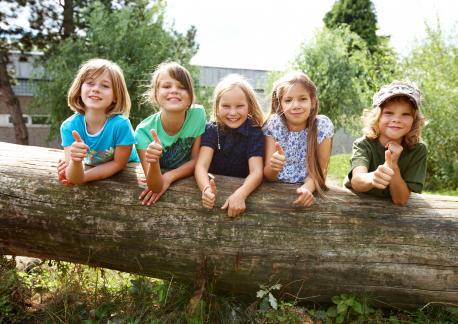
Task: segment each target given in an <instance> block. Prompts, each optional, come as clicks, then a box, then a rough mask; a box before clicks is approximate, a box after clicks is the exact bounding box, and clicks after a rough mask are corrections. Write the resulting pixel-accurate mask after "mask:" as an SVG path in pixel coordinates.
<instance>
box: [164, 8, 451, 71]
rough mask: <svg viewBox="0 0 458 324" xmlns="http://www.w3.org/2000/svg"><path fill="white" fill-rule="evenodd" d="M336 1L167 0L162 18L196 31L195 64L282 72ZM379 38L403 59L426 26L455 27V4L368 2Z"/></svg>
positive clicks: (447, 30) (423, 33) (422, 35)
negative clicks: (386, 37) (384, 38)
mask: <svg viewBox="0 0 458 324" xmlns="http://www.w3.org/2000/svg"><path fill="white" fill-rule="evenodd" d="M334 2H335V0H277V1H274V0H167V10H166V15H167V16H166V17H167V22H168V23H169V24H173V26H174V28H175V29H176V30H178V31H180V32H184V31H186V30H187V29H188V28H189V27H190V26H191V25H194V26H195V27H196V28H197V37H196V38H197V42H198V43H199V51H198V53H197V54H196V55H195V56H194V57H193V59H192V60H191V63H193V64H196V65H206V66H218V67H231V68H246V69H260V70H282V69H284V68H285V67H286V66H287V64H288V62H290V61H291V60H292V59H293V58H294V57H295V56H296V54H297V53H298V50H299V48H300V45H301V44H302V43H304V42H306V41H309V40H311V39H313V36H314V34H315V33H316V32H317V30H319V29H320V28H322V27H323V25H324V24H323V17H324V15H325V14H326V13H327V12H328V11H329V10H330V9H331V8H332V5H333V4H334ZM372 2H373V3H374V6H375V12H376V15H377V20H378V34H379V35H390V36H391V45H392V46H393V47H394V49H395V50H396V51H397V52H398V53H399V54H400V55H407V54H408V53H409V51H410V50H411V49H412V48H413V47H414V44H415V42H417V41H419V40H421V39H423V38H424V36H425V23H427V24H428V25H430V26H436V24H437V21H438V19H439V21H440V25H441V28H442V30H443V31H445V32H449V33H450V32H451V31H452V30H453V29H457V28H458V18H457V17H458V15H457V13H458V0H373V1H372Z"/></svg>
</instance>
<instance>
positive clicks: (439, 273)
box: [0, 143, 458, 307]
mask: <svg viewBox="0 0 458 324" xmlns="http://www.w3.org/2000/svg"><path fill="white" fill-rule="evenodd" d="M60 157H63V152H62V151H60V150H53V149H45V148H38V147H23V146H18V145H14V144H7V143H0V209H1V211H0V253H2V254H13V255H26V256H33V257H40V258H50V259H57V260H65V261H71V262H77V263H84V264H89V265H93V266H100V267H106V268H111V269H117V270H122V271H126V272H131V273H139V274H144V275H149V276H153V277H156V278H164V279H170V278H172V277H173V278H174V279H179V280H185V281H186V280H187V281H192V280H193V279H194V278H196V276H201V275H202V273H201V272H202V271H203V272H205V275H206V276H207V277H208V278H210V280H211V282H212V285H213V287H215V288H216V289H222V290H226V291H232V292H236V293H246V294H250V296H252V297H254V296H255V292H256V291H257V290H258V289H259V285H260V284H266V285H269V284H273V283H281V284H282V285H283V291H284V292H287V293H290V294H292V295H295V296H298V297H301V298H309V299H310V300H315V301H322V300H329V298H330V297H331V296H333V295H337V294H340V293H343V292H350V291H352V292H357V293H360V292H366V293H367V294H369V296H370V297H371V298H373V299H374V300H376V301H380V302H384V303H388V304H389V305H395V306H401V307H410V306H415V305H417V306H418V305H424V304H426V303H428V302H431V301H435V302H448V303H455V304H456V303H458V276H457V270H458V262H457V260H458V254H457V247H458V237H457V233H458V212H457V211H458V198H457V197H448V196H433V195H415V194H413V195H412V197H411V198H410V200H409V202H408V204H407V206H405V207H399V206H394V205H393V204H391V202H389V201H387V200H383V199H379V198H375V197H371V196H368V195H365V194H355V193H352V192H350V191H348V190H345V189H340V188H337V187H333V188H331V190H330V191H328V193H327V197H326V198H320V199H317V202H316V203H315V204H314V205H313V206H312V207H310V208H307V209H303V208H300V207H294V206H293V205H291V202H292V201H293V200H294V199H295V189H296V186H295V185H289V184H279V183H264V184H262V185H261V187H260V188H259V189H258V190H257V191H256V192H255V193H254V194H253V195H252V196H251V197H250V198H249V199H248V200H247V211H246V212H245V214H244V215H242V216H240V217H238V218H236V219H229V218H228V217H227V216H226V215H225V213H224V211H221V210H220V208H219V207H220V206H221V205H222V203H223V202H224V200H225V199H226V198H227V197H228V195H229V194H230V193H231V192H232V191H233V190H234V189H235V188H236V187H238V186H239V185H240V184H241V183H242V179H237V178H229V177H223V176H217V178H216V183H217V186H218V198H217V204H216V205H217V206H218V207H217V208H214V209H213V210H211V211H207V210H205V209H203V208H202V207H201V194H200V192H199V190H198V189H197V187H196V184H195V181H194V179H193V178H188V179H184V180H182V181H179V182H178V183H176V184H174V185H172V186H171V188H170V189H169V190H168V191H167V193H166V194H165V195H164V196H163V197H162V198H161V200H160V201H159V202H158V203H156V204H155V205H154V206H149V207H147V206H142V205H141V203H140V201H139V200H138V196H139V194H140V192H141V191H142V189H143V188H144V185H143V184H141V181H140V180H141V179H142V178H143V174H142V171H141V167H140V166H139V165H136V164H129V165H128V167H127V168H126V169H125V170H124V171H122V172H121V173H119V174H117V175H115V176H113V177H112V178H110V179H107V180H104V181H97V182H94V183H90V184H86V185H81V186H72V187H64V186H62V185H60V184H59V183H58V181H57V176H56V165H57V160H58V158H60ZM198 269H200V270H198ZM198 271H201V272H200V273H198Z"/></svg>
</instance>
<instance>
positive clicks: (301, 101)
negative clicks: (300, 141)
mask: <svg viewBox="0 0 458 324" xmlns="http://www.w3.org/2000/svg"><path fill="white" fill-rule="evenodd" d="M280 105H281V110H282V112H283V114H284V115H285V118H286V123H287V125H288V129H289V130H290V131H301V130H303V129H305V125H306V123H307V119H308V118H309V115H310V111H311V110H312V98H311V97H310V93H309V91H308V90H307V89H306V88H305V87H304V86H303V85H302V84H300V83H296V84H294V85H293V86H292V87H291V88H289V89H288V90H287V91H286V92H285V94H284V95H283V97H282V98H281V100H280Z"/></svg>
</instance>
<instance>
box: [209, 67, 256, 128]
mask: <svg viewBox="0 0 458 324" xmlns="http://www.w3.org/2000/svg"><path fill="white" fill-rule="evenodd" d="M236 87H237V88H239V89H240V90H242V91H243V93H244V94H245V97H246V100H247V103H248V117H250V118H251V120H252V121H253V123H254V124H255V125H256V126H259V127H262V124H263V123H264V113H263V112H262V109H261V106H260V105H259V102H258V99H257V98H256V93H255V92H254V90H253V88H252V87H251V85H250V84H249V83H248V81H247V80H246V79H245V78H244V77H243V76H241V75H239V74H229V75H228V76H226V77H225V78H224V79H222V80H221V81H220V82H219V83H218V84H217V85H216V87H215V90H214V91H213V111H212V114H211V119H212V120H213V121H216V122H217V123H218V124H220V125H223V123H222V121H221V120H220V119H219V117H218V114H217V112H218V106H219V103H220V101H221V97H222V96H223V95H224V94H225V93H226V92H228V91H230V90H232V89H234V88H236Z"/></svg>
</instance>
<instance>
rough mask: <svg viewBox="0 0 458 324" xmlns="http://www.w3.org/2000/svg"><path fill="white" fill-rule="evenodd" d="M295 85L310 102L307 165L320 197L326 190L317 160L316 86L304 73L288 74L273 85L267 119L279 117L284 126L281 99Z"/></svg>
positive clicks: (324, 180)
mask: <svg viewBox="0 0 458 324" xmlns="http://www.w3.org/2000/svg"><path fill="white" fill-rule="evenodd" d="M295 84H301V85H302V86H304V88H305V89H306V90H307V91H308V93H309V95H310V98H311V100H312V108H311V110H310V114H309V117H308V118H307V122H306V124H305V128H306V129H307V164H308V173H309V174H310V176H311V178H312V179H313V181H314V182H315V187H316V190H317V192H318V194H320V195H321V194H322V192H323V190H327V189H328V188H327V187H326V170H323V169H322V168H321V166H320V162H319V160H318V141H317V133H318V130H317V125H316V124H317V121H316V116H317V113H318V106H319V103H318V97H317V89H316V86H315V84H314V83H313V81H312V80H310V78H309V77H308V76H307V75H306V74H305V73H303V72H300V71H295V72H290V73H288V74H287V75H285V76H283V77H282V78H280V79H279V80H277V81H276V82H275V83H274V85H273V90H272V102H271V106H270V111H269V116H268V119H269V118H270V117H271V116H272V115H273V114H276V115H278V116H281V118H282V119H283V122H284V123H285V125H286V118H285V116H284V113H283V108H282V107H281V99H282V98H283V96H284V95H285V94H286V92H287V91H288V90H289V89H291V87H292V86H294V85H295Z"/></svg>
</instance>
